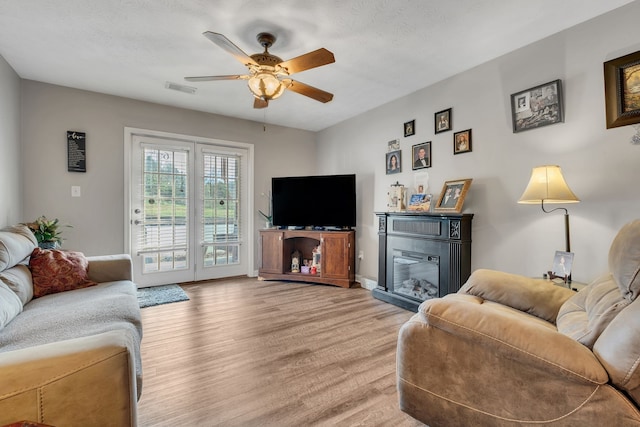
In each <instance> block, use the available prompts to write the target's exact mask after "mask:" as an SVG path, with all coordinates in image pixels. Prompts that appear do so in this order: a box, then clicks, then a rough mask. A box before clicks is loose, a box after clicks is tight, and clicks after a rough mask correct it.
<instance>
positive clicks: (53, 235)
mask: <svg viewBox="0 0 640 427" xmlns="http://www.w3.org/2000/svg"><path fill="white" fill-rule="evenodd" d="M26 226H27V227H29V229H30V230H31V232H32V233H33V235H34V236H35V237H36V240H37V241H38V246H39V247H40V248H41V249H58V248H60V247H61V246H62V241H63V239H62V237H61V234H62V231H60V230H59V228H60V227H71V226H70V225H68V224H65V225H61V224H60V221H59V220H58V218H56V219H54V220H49V219H47V217H45V216H44V215H42V216H40V217H39V218H37V219H36V220H35V221H34V222H29V223H26Z"/></svg>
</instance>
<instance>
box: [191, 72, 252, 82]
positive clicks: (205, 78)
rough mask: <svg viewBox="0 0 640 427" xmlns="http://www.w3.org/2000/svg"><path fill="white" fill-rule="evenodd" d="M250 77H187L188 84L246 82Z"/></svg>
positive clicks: (235, 75)
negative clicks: (227, 81)
mask: <svg viewBox="0 0 640 427" xmlns="http://www.w3.org/2000/svg"><path fill="white" fill-rule="evenodd" d="M248 78H249V76H246V75H239V74H232V75H228V76H199V77H185V78H184V79H185V80H186V81H188V82H209V81H212V80H246V79H248Z"/></svg>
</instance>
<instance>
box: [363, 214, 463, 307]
mask: <svg viewBox="0 0 640 427" xmlns="http://www.w3.org/2000/svg"><path fill="white" fill-rule="evenodd" d="M376 215H377V217H378V237H379V255H378V287H377V288H376V289H374V290H373V296H374V297H376V298H378V299H381V300H383V301H386V302H389V303H392V304H395V305H397V306H400V307H403V308H405V309H408V310H413V311H417V310H418V306H419V305H420V303H421V302H422V301H424V300H426V299H430V298H437V297H442V296H444V295H446V294H449V293H453V292H457V291H458V290H459V289H460V287H461V286H462V285H463V284H464V282H466V280H467V279H468V278H469V275H470V274H471V220H472V219H473V214H438V213H417V212H398V213H395V212H383V213H376Z"/></svg>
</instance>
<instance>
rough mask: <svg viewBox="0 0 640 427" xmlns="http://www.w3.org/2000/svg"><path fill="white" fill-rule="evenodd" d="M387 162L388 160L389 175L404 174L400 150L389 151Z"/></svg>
mask: <svg viewBox="0 0 640 427" xmlns="http://www.w3.org/2000/svg"><path fill="white" fill-rule="evenodd" d="M385 160H386V168H387V175H391V174H394V173H400V172H402V162H401V160H402V158H401V156H400V150H396V151H389V152H388V153H387V154H386V158H385Z"/></svg>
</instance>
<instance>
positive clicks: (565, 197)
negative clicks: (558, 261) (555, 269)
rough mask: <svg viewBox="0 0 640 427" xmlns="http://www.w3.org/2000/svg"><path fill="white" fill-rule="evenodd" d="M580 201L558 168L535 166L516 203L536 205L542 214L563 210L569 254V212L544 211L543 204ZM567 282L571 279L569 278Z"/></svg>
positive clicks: (565, 210)
mask: <svg viewBox="0 0 640 427" xmlns="http://www.w3.org/2000/svg"><path fill="white" fill-rule="evenodd" d="M579 201H580V199H578V198H577V197H576V195H575V194H573V191H571V189H570V188H569V186H568V185H567V183H566V181H565V180H564V177H563V176H562V171H561V170H560V166H554V165H546V166H537V167H535V168H533V170H532V171H531V178H530V179H529V184H528V185H527V188H525V190H524V193H522V196H521V197H520V200H518V203H523V204H529V205H537V204H539V205H540V206H541V207H542V211H543V212H544V213H551V212H554V211H557V210H559V209H561V210H564V237H565V242H566V250H567V252H571V239H570V238H569V211H567V209H566V208H555V209H551V210H546V209H545V208H544V204H545V203H547V204H553V203H578V202H579ZM569 281H571V278H570V277H569Z"/></svg>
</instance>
